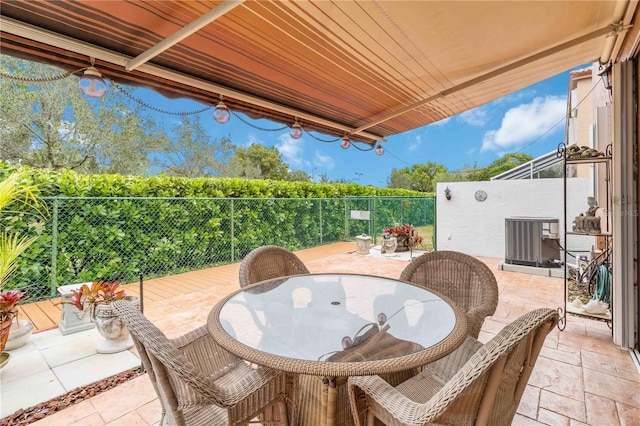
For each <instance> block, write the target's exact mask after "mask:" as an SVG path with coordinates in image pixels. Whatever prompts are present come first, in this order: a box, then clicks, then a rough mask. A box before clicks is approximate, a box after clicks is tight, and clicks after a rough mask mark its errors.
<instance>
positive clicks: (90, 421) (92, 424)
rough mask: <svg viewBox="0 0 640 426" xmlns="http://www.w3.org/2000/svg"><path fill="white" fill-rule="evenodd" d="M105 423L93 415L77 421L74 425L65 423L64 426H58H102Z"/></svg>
mask: <svg viewBox="0 0 640 426" xmlns="http://www.w3.org/2000/svg"><path fill="white" fill-rule="evenodd" d="M105 424H106V423H105V421H104V420H103V418H102V417H101V416H100V414H98V413H94V414H92V415H90V416H88V417H85V418H84V419H81V420H78V421H76V422H74V423H67V424H66V425H62V424H61V425H59V426H104V425H105Z"/></svg>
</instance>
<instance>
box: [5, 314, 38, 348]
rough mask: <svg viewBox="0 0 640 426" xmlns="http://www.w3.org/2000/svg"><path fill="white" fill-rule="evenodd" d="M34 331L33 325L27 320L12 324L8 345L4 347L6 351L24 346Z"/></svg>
mask: <svg viewBox="0 0 640 426" xmlns="http://www.w3.org/2000/svg"><path fill="white" fill-rule="evenodd" d="M32 331H33V324H32V323H31V322H29V321H27V320H18V321H17V324H16V321H13V323H12V324H11V330H10V331H9V338H8V339H7V345H6V346H5V347H4V350H5V351H10V350H12V349H17V348H19V347H21V346H24V344H25V343H27V341H28V340H29V337H31V332H32Z"/></svg>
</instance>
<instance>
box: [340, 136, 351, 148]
mask: <svg viewBox="0 0 640 426" xmlns="http://www.w3.org/2000/svg"><path fill="white" fill-rule="evenodd" d="M340 146H341V147H342V149H349V147H350V146H351V141H350V140H349V136H347V135H344V136H343V137H342V143H341V144H340Z"/></svg>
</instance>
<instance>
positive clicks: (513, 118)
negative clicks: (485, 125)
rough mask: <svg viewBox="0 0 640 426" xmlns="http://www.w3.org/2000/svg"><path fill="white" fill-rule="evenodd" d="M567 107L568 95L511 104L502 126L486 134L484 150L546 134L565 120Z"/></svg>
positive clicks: (516, 144) (512, 145)
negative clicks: (512, 105)
mask: <svg viewBox="0 0 640 426" xmlns="http://www.w3.org/2000/svg"><path fill="white" fill-rule="evenodd" d="M566 107H567V101H566V98H565V97H563V96H546V97H544V98H542V97H539V98H535V99H534V100H533V101H531V103H528V104H522V105H518V106H516V107H514V108H511V109H510V110H508V111H507V112H506V113H505V115H504V117H503V118H502V124H501V125H500V128H499V129H497V130H490V131H488V132H486V133H485V134H484V139H483V141H482V151H486V150H500V149H505V150H508V149H509V148H512V147H514V146H518V145H522V144H523V143H525V142H529V141H532V140H534V139H536V138H538V137H540V136H542V135H543V134H544V133H545V132H547V131H549V130H550V129H551V128H552V127H554V126H556V125H558V124H559V122H560V120H563V117H564V115H565V112H566V111H565V110H566ZM561 128H562V127H561V126H558V127H557V129H561Z"/></svg>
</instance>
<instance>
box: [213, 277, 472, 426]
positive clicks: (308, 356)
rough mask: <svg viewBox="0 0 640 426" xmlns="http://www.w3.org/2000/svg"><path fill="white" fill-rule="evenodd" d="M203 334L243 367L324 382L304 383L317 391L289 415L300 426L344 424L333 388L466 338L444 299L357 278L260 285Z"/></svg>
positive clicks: (230, 301) (234, 300) (223, 308)
mask: <svg viewBox="0 0 640 426" xmlns="http://www.w3.org/2000/svg"><path fill="white" fill-rule="evenodd" d="M207 324H208V327H209V330H210V332H211V335H212V336H213V338H214V339H215V340H216V341H217V342H218V343H219V344H220V345H221V346H222V347H224V348H225V349H227V350H228V351H230V352H231V353H233V354H235V355H237V356H239V357H240V358H242V359H245V360H247V361H249V362H252V363H255V364H258V365H262V366H265V367H270V368H273V369H276V370H279V371H284V372H288V373H295V374H297V375H307V376H317V377H322V378H323V380H318V379H317V378H315V380H312V381H311V382H309V381H308V380H307V382H306V383H307V385H306V388H308V387H309V386H308V385H309V383H317V384H318V386H316V387H315V388H314V390H313V392H312V394H313V395H314V397H313V398H311V399H313V401H312V402H311V403H310V405H312V406H313V407H312V408H309V407H306V409H305V410H304V413H296V414H297V416H296V417H297V418H298V420H299V422H300V424H309V425H314V426H315V425H318V424H321V425H335V424H339V425H342V424H351V418H350V417H351V415H350V414H349V408H348V398H347V395H346V392H341V394H342V395H340V397H338V395H337V392H338V391H337V388H338V384H339V383H340V382H339V380H338V379H339V378H346V377H349V376H356V375H358V376H361V375H373V374H379V375H388V376H389V377H392V376H393V375H394V374H397V373H401V374H400V375H402V372H408V371H410V370H412V369H415V368H417V367H419V366H422V365H425V364H428V363H430V362H432V361H435V360H437V359H439V358H442V357H443V356H445V355H447V354H448V353H450V352H452V351H453V350H454V349H456V348H457V347H458V346H460V345H461V344H462V342H463V341H464V339H465V338H466V335H467V331H466V328H467V324H466V319H465V315H464V313H463V311H462V310H461V309H460V308H458V307H457V306H456V305H454V304H453V302H451V301H450V300H449V299H447V298H446V297H444V296H441V295H439V294H437V293H435V292H432V291H429V290H426V289H424V288H421V287H418V286H416V285H414V284H411V283H407V282H403V281H399V280H394V279H390V278H383V277H376V276H369V275H357V274H310V275H296V276H290V277H283V278H277V279H273V280H268V281H263V282H261V283H257V284H254V285H252V286H250V287H245V288H242V289H240V290H238V291H235V292H233V293H232V294H230V295H228V296H227V297H225V298H223V299H222V300H220V301H219V302H218V303H217V304H216V305H215V306H214V308H213V309H212V310H211V312H210V314H209V318H208V321H207ZM406 378H408V377H406ZM302 382H304V381H300V382H299V383H302ZM342 383H344V380H342ZM298 391H299V392H298V393H300V392H302V393H304V392H309V389H302V390H300V389H298ZM298 398H299V396H298ZM304 398H305V400H306V401H307V404H309V403H308V399H309V398H308V395H307V396H306V397H304ZM345 401H346V402H345ZM345 404H346V405H345ZM296 405H297V406H298V408H300V406H302V405H304V403H303V402H300V401H297V404H296ZM345 407H346V408H345ZM345 411H346V413H345ZM294 423H295V422H294Z"/></svg>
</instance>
